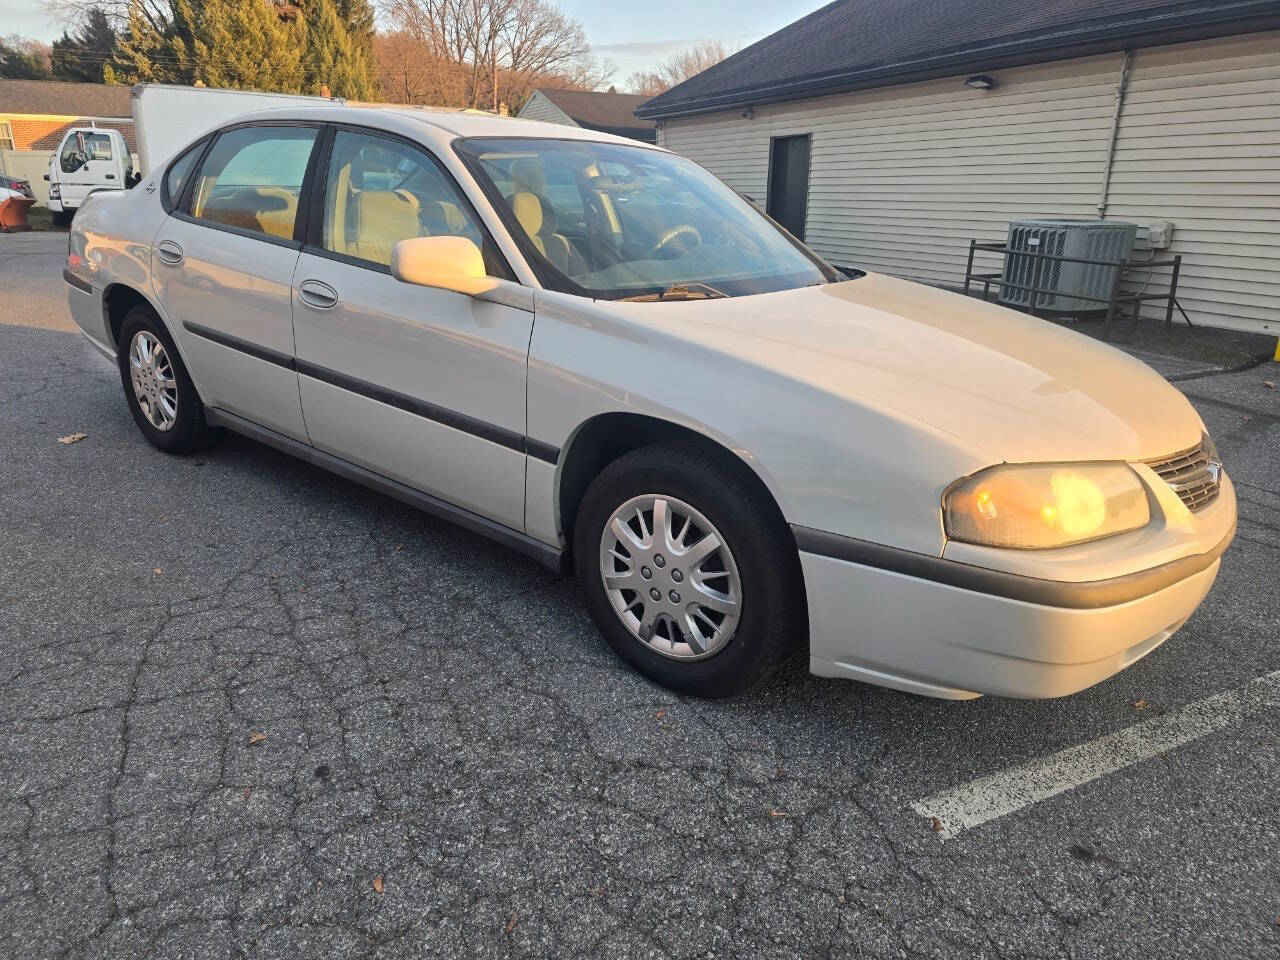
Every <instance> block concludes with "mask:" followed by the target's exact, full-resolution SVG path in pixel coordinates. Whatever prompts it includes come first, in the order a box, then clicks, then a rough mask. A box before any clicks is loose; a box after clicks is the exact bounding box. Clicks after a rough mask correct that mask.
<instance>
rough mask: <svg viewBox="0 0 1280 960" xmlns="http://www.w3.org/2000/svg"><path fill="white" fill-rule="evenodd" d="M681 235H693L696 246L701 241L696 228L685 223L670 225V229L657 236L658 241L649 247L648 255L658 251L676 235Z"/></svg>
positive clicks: (700, 235)
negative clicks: (676, 225)
mask: <svg viewBox="0 0 1280 960" xmlns="http://www.w3.org/2000/svg"><path fill="white" fill-rule="evenodd" d="M681 236H690V237H693V243H694V246H697V245H698V244H701V243H702V234H700V233H698V230H697V228H696V227H693V226H691V225H689V224H687V223H682V224H680V225H679V226H678V227H672V228H671V229H670V230H668V231H667V232H666V233H664V234H663V235H662V236H661V237H659V238H658V242H657V243H655V244H654V245H653V246H652V247H650V248H649V255H650V256H652V255H653V254H655V253H660V252H661V251H662V248H663V247H665V246H666V245H667V244H668V243H670V242H671V241H672V240H674V239H675V238H676V237H681Z"/></svg>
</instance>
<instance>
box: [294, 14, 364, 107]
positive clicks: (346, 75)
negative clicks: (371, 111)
mask: <svg viewBox="0 0 1280 960" xmlns="http://www.w3.org/2000/svg"><path fill="white" fill-rule="evenodd" d="M302 17H303V19H305V20H306V25H307V48H306V53H305V54H304V56H303V73H304V77H305V81H304V88H305V92H306V93H313V94H318V93H320V90H321V87H322V86H325V85H327V86H328V88H329V93H330V94H331V95H332V96H335V97H346V98H347V99H348V100H373V99H375V98H376V97H377V83H376V81H375V80H374V76H373V61H372V59H371V58H370V57H369V55H368V54H367V53H366V52H365V51H364V50H363V49H362V48H361V47H360V46H359V45H358V44H357V43H356V42H354V41H353V40H352V37H351V35H350V34H349V33H348V32H347V26H346V24H345V23H344V22H343V20H342V17H341V15H340V14H339V12H338V7H337V4H336V3H335V2H334V0H305V2H304V3H303V4H302Z"/></svg>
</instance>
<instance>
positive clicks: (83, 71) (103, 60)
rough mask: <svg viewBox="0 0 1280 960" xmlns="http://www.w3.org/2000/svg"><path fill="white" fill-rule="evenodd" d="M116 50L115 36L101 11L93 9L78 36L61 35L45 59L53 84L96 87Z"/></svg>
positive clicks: (64, 33) (67, 33)
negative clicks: (56, 81) (72, 82)
mask: <svg viewBox="0 0 1280 960" xmlns="http://www.w3.org/2000/svg"><path fill="white" fill-rule="evenodd" d="M115 47H116V32H115V30H113V29H112V28H111V20H110V19H109V18H108V17H107V12H106V11H105V10H103V9H102V8H101V7H93V8H92V9H91V10H90V11H89V14H88V16H87V17H86V18H85V21H84V26H83V27H81V29H80V31H79V32H78V33H75V34H72V33H70V32H69V31H63V34H62V36H61V37H59V38H58V39H57V40H55V41H53V49H52V51H51V52H50V55H49V58H50V61H51V63H52V69H53V76H54V79H56V80H73V81H79V82H81V83H97V82H99V81H100V80H101V79H102V75H103V67H105V66H106V64H107V62H108V61H109V60H110V59H111V55H112V53H113V52H114V51H115Z"/></svg>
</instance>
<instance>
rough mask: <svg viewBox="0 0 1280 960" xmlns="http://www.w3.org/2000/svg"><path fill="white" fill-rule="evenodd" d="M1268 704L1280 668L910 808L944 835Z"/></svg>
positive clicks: (1279, 684)
mask: <svg viewBox="0 0 1280 960" xmlns="http://www.w3.org/2000/svg"><path fill="white" fill-rule="evenodd" d="M1265 706H1280V670H1277V671H1276V672H1275V673H1269V674H1267V675H1266V676H1264V677H1259V678H1258V679H1256V680H1253V681H1250V682H1249V683H1247V684H1245V685H1244V686H1243V687H1240V688H1239V689H1238V690H1231V691H1229V692H1227V693H1220V694H1218V695H1217V696H1213V697H1206V698H1205V699H1203V700H1197V701H1195V702H1194V703H1190V704H1188V705H1187V706H1185V707H1182V708H1181V709H1179V710H1174V711H1172V712H1171V713H1166V714H1162V715H1161V716H1158V717H1152V718H1151V719H1150V720H1145V721H1143V722H1142V723H1137V724H1134V725H1133V726H1132V727H1128V728H1127V729H1124V730H1118V731H1116V732H1115V733H1110V734H1107V735H1106V736H1105V737H1099V738H1098V739H1097V740H1091V741H1090V742H1089V743H1082V744H1080V745H1079V746H1076V747H1067V748H1066V749H1065V750H1059V751H1058V752H1057V753H1054V754H1051V755H1049V756H1047V757H1043V758H1041V759H1039V760H1032V761H1030V762H1029V763H1024V764H1020V765H1018V766H1016V767H1010V768H1009V769H1007V770H1001V771H1000V772H998V773H993V774H990V775H988V776H985V777H979V778H978V779H977V780H971V781H970V782H968V783H963V784H961V785H960V786H958V787H952V788H951V789H950V790H943V791H941V792H939V793H935V794H934V795H933V796H931V797H927V798H926V799H924V800H918V801H916V802H915V803H913V804H912V805H911V809H912V810H914V811H915V812H916V813H918V814H920V815H921V816H922V817H925V818H926V819H929V820H932V819H933V818H934V817H936V818H937V819H938V821H939V822H940V824H941V828H940V829H939V824H934V828H935V829H937V830H938V834H939V836H941V837H942V838H943V839H944V840H945V839H947V838H949V837H954V836H956V835H957V834H960V833H963V832H964V831H966V830H971V829H972V828H974V827H977V826H980V825H981V824H984V823H987V822H988V821H991V820H995V819H997V818H998V817H1003V816H1005V815H1006V814H1010V813H1014V812H1015V811H1017V810H1021V809H1022V808H1023V807H1028V806H1030V805H1031V804H1033V803H1040V802H1041V801H1043V800H1048V799H1049V798H1050V797H1055V796H1057V795H1058V794H1060V793H1064V792H1066V791H1067V790H1071V789H1072V788H1074V787H1078V786H1081V785H1082V784H1086V783H1089V782H1091V781H1093V780H1097V779H1098V778H1099V777H1104V776H1106V775H1107V774H1109V773H1115V772H1116V771H1117V770H1123V769H1124V768H1125V767H1130V766H1133V765H1134V764H1135V763H1141V762H1142V761H1144V760H1150V759H1151V758H1152V757H1156V756H1159V755H1160V754H1162V753H1164V752H1166V751H1168V750H1172V749H1173V748H1174V747H1178V746H1181V745H1182V744H1184V743H1189V742H1190V741H1192V740H1196V739H1198V738H1200V737H1203V736H1206V735H1207V734H1210V733H1214V732H1216V731H1218V730H1221V729H1223V728H1224V727H1228V726H1230V725H1231V724H1233V723H1237V722H1239V721H1240V720H1242V719H1243V718H1244V717H1245V716H1246V714H1248V713H1251V712H1253V711H1254V710H1256V709H1258V708H1260V707H1265Z"/></svg>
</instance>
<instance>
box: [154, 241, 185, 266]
mask: <svg viewBox="0 0 1280 960" xmlns="http://www.w3.org/2000/svg"><path fill="white" fill-rule="evenodd" d="M156 256H157V257H159V258H160V259H161V260H163V261H164V262H165V263H181V262H182V247H180V246H178V244H176V243H174V242H173V241H172V240H161V241H160V242H159V243H158V244H156Z"/></svg>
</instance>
